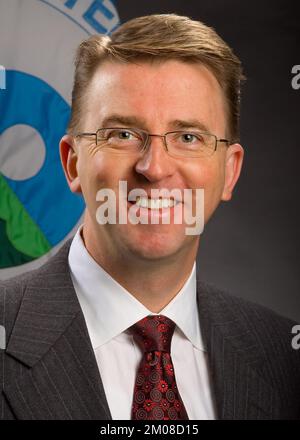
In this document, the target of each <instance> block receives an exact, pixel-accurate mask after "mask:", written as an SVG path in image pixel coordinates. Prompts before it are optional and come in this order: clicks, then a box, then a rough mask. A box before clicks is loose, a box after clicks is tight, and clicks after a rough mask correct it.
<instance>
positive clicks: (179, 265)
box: [82, 227, 198, 313]
mask: <svg viewBox="0 0 300 440" xmlns="http://www.w3.org/2000/svg"><path fill="white" fill-rule="evenodd" d="M89 232H90V231H89ZM82 238H83V241H84V244H85V247H86V249H87V251H88V252H89V254H90V255H91V256H92V257H93V258H94V260H95V261H96V262H97V263H98V264H99V265H100V266H101V267H102V268H103V269H104V270H105V271H106V272H107V273H109V275H110V276H111V277H112V278H113V279H114V280H115V281H117V282H118V283H119V284H120V285H121V286H122V287H124V288H125V289H126V290H127V291H128V292H130V293H131V295H133V296H134V297H135V298H136V299H137V300H138V301H139V302H140V303H142V304H143V305H144V306H145V307H146V308H147V309H149V310H150V311H151V312H153V313H159V312H160V311H161V310H162V309H163V308H164V307H165V306H166V305H167V304H168V303H169V302H170V301H171V300H172V299H173V298H174V297H175V296H176V295H177V294H178V292H179V291H180V290H181V288H182V287H183V285H184V283H185V282H186V281H187V279H188V277H189V276H190V274H191V271H192V269H193V265H194V261H195V259H196V254H197V248H198V243H196V244H195V248H194V249H192V250H191V248H188V249H187V250H185V251H181V254H180V255H176V256H173V258H165V259H163V260H159V261H149V260H147V261H144V260H143V259H138V258H136V257H135V258H134V257H131V258H130V257H127V258H124V257H123V256H122V255H120V254H119V253H115V254H114V252H112V250H111V248H108V249H106V246H105V245H104V244H103V243H101V245H100V244H98V240H97V239H96V238H95V237H93V235H92V234H90V233H86V230H85V228H84V227H83V233H82Z"/></svg>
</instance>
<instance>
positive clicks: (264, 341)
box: [0, 240, 300, 420]
mask: <svg viewBox="0 0 300 440" xmlns="http://www.w3.org/2000/svg"><path fill="white" fill-rule="evenodd" d="M70 243H71V240H69V241H68V242H67V243H66V244H65V245H64V246H63V247H62V248H61V249H60V251H59V252H58V253H57V254H56V255H55V256H54V257H53V258H52V259H51V260H49V262H48V263H46V264H45V265H44V266H43V267H42V268H40V269H38V270H35V271H32V272H29V273H27V274H23V275H21V276H18V277H16V278H14V279H12V280H9V281H6V282H5V283H0V324H2V325H4V326H5V328H6V337H7V348H6V350H5V351H4V350H0V356H1V357H0V375H1V376H0V377H1V383H2V394H1V407H0V411H1V419H94V420H95V419H97V420H104V419H105V420H109V419H111V414H110V411H109V408H108V404H107V400H106V397H105V393H104V388H103V385H102V381H101V378H100V375H99V370H98V367H97V363H96V359H95V356H94V352H93V349H92V346H91V342H90V339H89V336H88V332H87V328H86V324H85V321H84V317H83V314H82V311H81V308H80V305H79V303H78V300H77V297H76V293H75V291H74V288H73V284H72V280H71V278H70V273H69V268H68V258H67V257H68V252H69V246H70ZM197 295H198V297H197V298H198V306H199V315H200V324H201V331H202V335H203V339H204V342H205V345H206V348H207V351H208V355H209V361H210V370H211V386H212V389H213V391H214V396H215V399H216V404H217V411H218V418H220V419H289V418H300V374H299V371H300V351H295V350H293V349H292V348H291V328H292V326H293V325H294V324H295V323H294V322H292V321H290V320H288V319H286V318H283V317H281V316H279V315H277V314H275V313H274V312H271V311H270V310H268V309H265V308H263V307H261V306H258V305H256V304H253V303H250V302H246V301H244V300H241V299H239V298H235V297H232V296H230V295H229V294H227V293H224V292H221V291H219V290H217V289H216V288H214V287H212V286H207V285H204V284H202V283H201V282H198V289H197Z"/></svg>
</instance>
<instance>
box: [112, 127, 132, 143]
mask: <svg viewBox="0 0 300 440" xmlns="http://www.w3.org/2000/svg"><path fill="white" fill-rule="evenodd" d="M106 136H107V138H108V139H115V140H124V141H127V140H132V139H134V138H136V135H135V133H132V132H131V131H129V130H121V129H111V130H108V133H107V135H106Z"/></svg>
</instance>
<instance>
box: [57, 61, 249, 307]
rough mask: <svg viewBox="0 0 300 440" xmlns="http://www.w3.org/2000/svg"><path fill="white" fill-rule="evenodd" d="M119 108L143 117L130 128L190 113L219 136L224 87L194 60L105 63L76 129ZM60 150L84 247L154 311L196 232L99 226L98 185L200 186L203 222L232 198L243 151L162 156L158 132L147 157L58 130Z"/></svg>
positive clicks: (175, 284)
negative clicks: (76, 195)
mask: <svg viewBox="0 0 300 440" xmlns="http://www.w3.org/2000/svg"><path fill="white" fill-rule="evenodd" d="M116 113H117V114H118V115H121V116H135V117H137V118H140V119H141V121H140V122H139V123H138V124H137V123H136V124H135V125H134V127H137V128H140V129H145V130H147V131H148V132H149V133H155V134H164V133H166V132H167V131H172V130H176V129H177V127H174V125H173V124H172V121H174V120H184V121H186V120H191V119H197V120H198V121H200V122H201V123H203V124H205V126H206V127H207V129H208V131H209V132H210V133H213V134H215V135H216V136H217V137H218V138H226V132H227V126H226V111H225V104H224V97H223V93H222V90H221V88H220V86H219V84H218V82H217V80H216V79H215V77H214V75H213V74H212V73H211V72H210V71H209V70H208V69H207V68H206V67H204V66H202V65H200V64H190V63H183V62H181V61H175V60H168V61H164V62H162V63H159V64H155V63H154V64H151V63H145V62H141V63H139V64H132V63H131V64H121V63H117V62H108V61H106V62H104V63H103V64H102V65H101V66H99V68H98V70H97V71H96V72H95V74H94V77H93V79H92V81H91V83H90V86H89V89H88V90H87V94H86V101H85V112H84V115H85V116H84V120H83V121H82V127H81V128H82V131H85V132H94V131H96V130H97V129H98V128H100V127H102V126H103V125H102V121H103V120H104V118H107V117H108V116H111V115H112V114H116ZM106 126H107V125H106ZM109 126H111V127H112V126H122V125H121V124H120V123H117V124H109ZM123 126H124V127H125V126H126V127H128V124H127V125H123ZM190 128H192V127H190ZM60 154H61V161H62V165H63V168H64V172H65V175H66V178H67V181H68V183H69V186H70V189H71V191H73V192H81V193H82V194H83V196H84V198H85V201H86V205H87V210H86V213H85V219H84V227H83V239H84V242H85V246H86V248H87V250H88V252H89V253H90V255H91V256H92V257H93V258H94V259H95V260H96V261H97V262H98V264H100V265H101V266H102V267H103V268H104V269H105V270H106V271H107V272H108V273H109V274H110V275H111V276H112V277H113V278H114V279H115V280H116V281H118V282H119V283H120V284H121V285H122V286H123V287H125V288H126V289H127V290H128V291H129V292H130V293H131V294H132V295H134V296H135V297H136V298H137V299H138V300H139V301H140V302H142V303H143V304H144V305H145V306H146V307H147V308H148V309H149V310H151V311H152V312H156V313H157V312H159V311H160V310H162V308H164V307H165V306H166V305H167V304H168V303H169V302H170V301H171V300H172V298H173V297H174V296H175V295H176V294H177V293H178V291H179V290H180V289H181V287H182V286H183V284H184V282H185V281H186V279H187V278H188V276H189V274H190V272H191V270H192V266H193V263H194V260H195V258H196V254H197V249H198V246H199V241H200V236H199V235H186V234H185V227H186V225H185V224H181V225H177V224H170V225H163V224H158V225H151V224H148V225H142V224H138V225H132V224H130V223H128V224H125V225H119V224H113V225H112V224H111V225H110V224H106V225H99V224H98V223H97V220H96V210H97V208H98V207H99V202H97V201H96V193H97V191H98V190H99V189H101V188H111V189H113V190H114V191H115V192H116V195H118V185H119V180H126V181H127V185H128V191H130V190H131V189H134V188H143V189H144V190H146V191H147V192H149V191H150V190H151V189H152V188H156V189H161V188H167V189H169V190H171V189H173V188H179V189H181V190H183V189H184V188H189V189H195V188H203V189H204V197H205V198H204V200H205V202H204V209H205V211H204V216H205V217H204V218H205V223H207V221H208V220H209V218H210V217H211V215H212V214H213V212H214V211H215V209H216V208H217V206H218V204H219V203H220V201H221V200H223V201H228V200H230V199H231V196H232V191H233V189H234V186H235V184H236V182H237V180H238V178H239V174H240V171H241V166H242V162H243V148H242V147H241V145H239V144H232V145H230V146H229V147H228V146H226V144H223V143H218V148H217V151H216V152H215V153H214V154H213V155H212V156H210V157H207V158H201V159H200V158H175V157H171V156H169V155H168V153H167V151H166V150H165V148H164V144H163V141H162V139H161V138H159V137H152V138H151V143H150V145H149V146H148V149H147V150H146V151H145V152H144V154H133V155H130V156H126V155H122V156H121V155H118V154H116V153H115V154H113V153H112V152H111V151H109V150H108V149H100V148H99V147H97V146H96V144H95V142H94V139H93V138H80V140H78V139H76V142H75V140H74V138H73V137H72V136H69V135H65V136H64V137H63V138H62V140H61V142H60ZM149 194H150V193H149ZM162 288H163V289H162Z"/></svg>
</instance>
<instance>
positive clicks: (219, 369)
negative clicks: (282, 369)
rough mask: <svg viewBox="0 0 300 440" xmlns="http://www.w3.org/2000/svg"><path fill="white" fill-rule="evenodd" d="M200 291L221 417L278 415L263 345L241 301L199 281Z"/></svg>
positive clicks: (201, 312) (277, 406)
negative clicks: (248, 323)
mask: <svg viewBox="0 0 300 440" xmlns="http://www.w3.org/2000/svg"><path fill="white" fill-rule="evenodd" d="M197 295H198V297H197V298H198V310H199V317H200V325H201V332H202V336H203V339H204V343H205V346H206V349H207V352H208V359H209V369H210V372H211V386H212V389H213V390H214V395H215V400H216V409H217V418H218V419H231V420H232V419H239V420H247V419H273V418H277V417H278V414H277V411H278V408H279V406H280V404H279V398H278V395H277V392H276V390H275V389H274V388H273V387H272V386H271V384H269V383H268V378H266V377H264V376H263V374H262V373H261V371H262V366H263V365H262V364H263V363H264V356H263V352H262V348H261V347H260V345H259V342H258V341H257V339H256V338H255V337H254V335H253V331H250V330H249V328H247V326H246V324H245V323H244V322H243V320H242V317H241V313H240V311H239V310H238V306H237V303H235V302H234V300H232V297H230V296H229V295H224V294H222V293H221V292H216V291H215V289H211V288H209V287H208V286H207V285H204V284H202V283H201V282H199V281H198V289H197Z"/></svg>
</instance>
